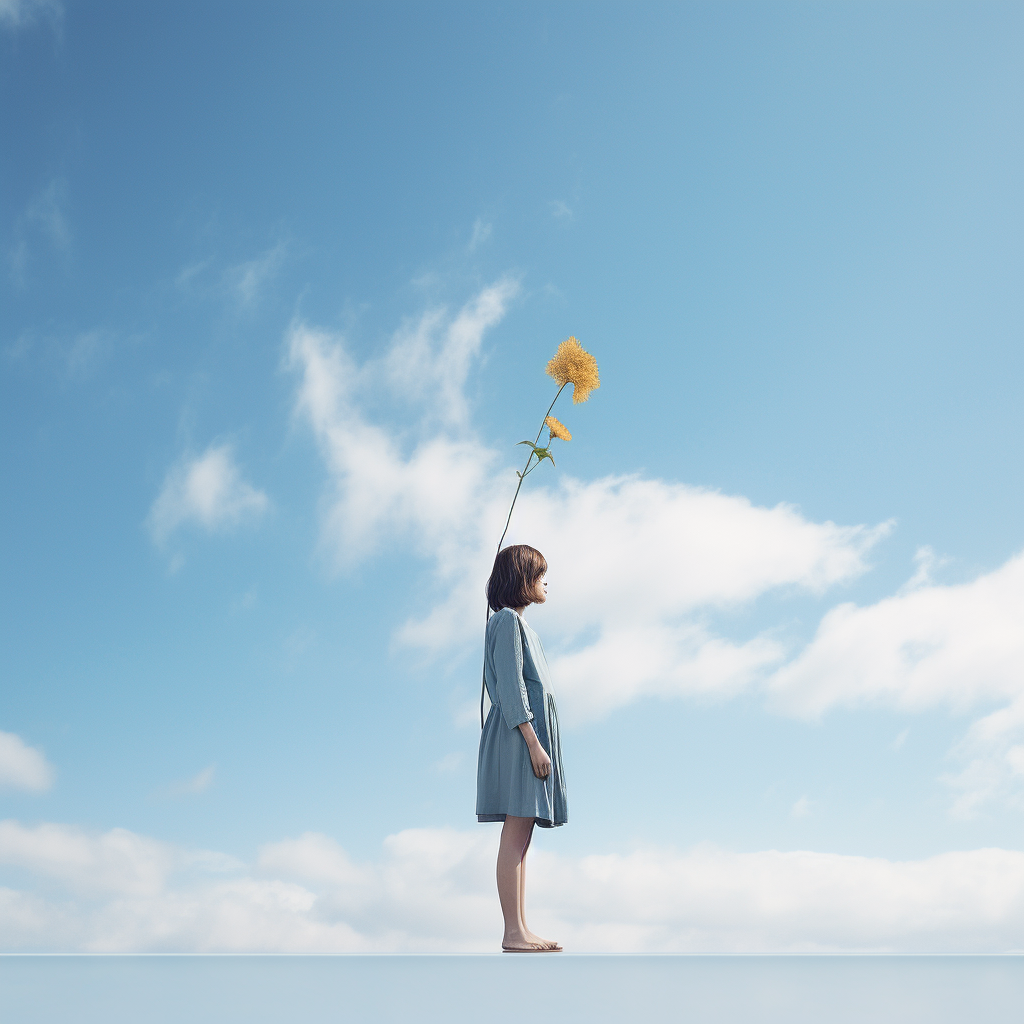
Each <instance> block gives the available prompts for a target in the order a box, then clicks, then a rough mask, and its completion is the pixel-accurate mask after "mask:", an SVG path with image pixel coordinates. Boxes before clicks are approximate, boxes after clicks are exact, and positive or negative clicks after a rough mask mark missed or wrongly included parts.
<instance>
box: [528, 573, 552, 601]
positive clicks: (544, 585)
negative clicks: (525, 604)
mask: <svg viewBox="0 0 1024 1024" xmlns="http://www.w3.org/2000/svg"><path fill="white" fill-rule="evenodd" d="M547 599H548V578H547V574H545V575H543V576H541V577H540V579H538V580H537V582H536V583H534V585H533V589H532V590H531V591H530V603H531V604H543V603H544V602H545V601H546V600H547Z"/></svg>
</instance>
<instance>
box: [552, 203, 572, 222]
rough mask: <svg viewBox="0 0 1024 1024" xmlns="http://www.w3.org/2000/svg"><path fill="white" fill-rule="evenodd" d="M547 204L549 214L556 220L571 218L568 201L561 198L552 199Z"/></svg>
mask: <svg viewBox="0 0 1024 1024" xmlns="http://www.w3.org/2000/svg"><path fill="white" fill-rule="evenodd" d="M548 205H549V207H550V209H551V216H552V217H554V218H555V219H556V220H572V210H571V209H570V208H569V205H568V203H566V202H564V201H563V200H561V199H552V200H551V202H550V203H549V204H548Z"/></svg>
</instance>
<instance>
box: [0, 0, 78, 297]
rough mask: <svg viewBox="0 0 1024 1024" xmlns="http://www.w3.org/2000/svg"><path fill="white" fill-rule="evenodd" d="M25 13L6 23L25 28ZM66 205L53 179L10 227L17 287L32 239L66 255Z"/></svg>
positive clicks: (58, 180) (63, 185)
mask: <svg viewBox="0 0 1024 1024" xmlns="http://www.w3.org/2000/svg"><path fill="white" fill-rule="evenodd" d="M34 6H35V7H36V8H37V9H39V10H43V9H44V8H43V5H34ZM28 9H29V8H27V7H25V6H23V5H18V10H19V11H20V12H22V13H18V14H17V16H18V17H20V18H22V19H23V20H22V21H20V22H17V23H15V22H13V21H8V24H10V25H14V24H19V25H20V24H28V23H29V21H30V20H31V17H32V15H31V12H30V13H29V14H28V15H25V14H24V13H23V12H24V11H25V10H28ZM52 9H58V8H52ZM26 19H27V20H26ZM3 20H4V18H3V13H2V10H0V23H2V22H3ZM66 205H67V183H66V182H65V181H64V180H63V179H61V178H54V179H52V180H51V181H50V182H49V184H48V185H47V186H46V187H45V188H44V189H42V190H41V191H40V192H39V193H38V194H37V195H36V196H35V198H34V199H32V201H31V202H30V203H29V204H28V205H27V206H26V207H25V209H24V211H23V212H22V214H21V216H20V217H18V219H17V221H16V223H15V226H14V232H13V234H14V241H13V243H12V245H11V248H10V250H9V252H8V262H9V265H10V270H11V276H12V278H13V280H14V282H15V283H16V284H17V285H18V286H19V287H24V285H25V275H26V271H27V270H28V265H29V261H30V258H31V255H32V248H33V247H32V245H30V244H29V243H30V237H31V236H32V235H35V236H36V237H37V238H38V236H39V235H42V237H43V238H45V239H46V241H47V242H49V243H50V245H52V246H53V248H54V249H55V250H56V251H57V252H58V253H60V254H66V253H68V252H69V251H70V249H71V228H70V226H69V225H68V220H67V215H66V214H65V212H64V208H65V206H66Z"/></svg>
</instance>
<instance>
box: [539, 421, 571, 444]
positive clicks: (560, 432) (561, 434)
mask: <svg viewBox="0 0 1024 1024" xmlns="http://www.w3.org/2000/svg"><path fill="white" fill-rule="evenodd" d="M544 425H545V426H546V427H547V428H548V430H550V431H551V436H552V437H557V438H558V440H559V441H571V440H572V434H570V433H569V431H568V430H566V429H565V424H564V423H559V422H558V420H556V419H555V417H554V416H547V417H546V418H545V419H544Z"/></svg>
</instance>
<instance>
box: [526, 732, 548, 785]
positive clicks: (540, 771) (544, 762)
mask: <svg viewBox="0 0 1024 1024" xmlns="http://www.w3.org/2000/svg"><path fill="white" fill-rule="evenodd" d="M530 761H531V763H532V764H533V774H534V775H536V776H537V778H538V779H546V778H547V777H548V776H549V775H550V774H551V758H550V757H548V755H547V751H546V750H545V749H544V748H543V747H542V746H541V745H540V742H539V741H538V742H537V743H535V744H534V745H533V746H532V747H530Z"/></svg>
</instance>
